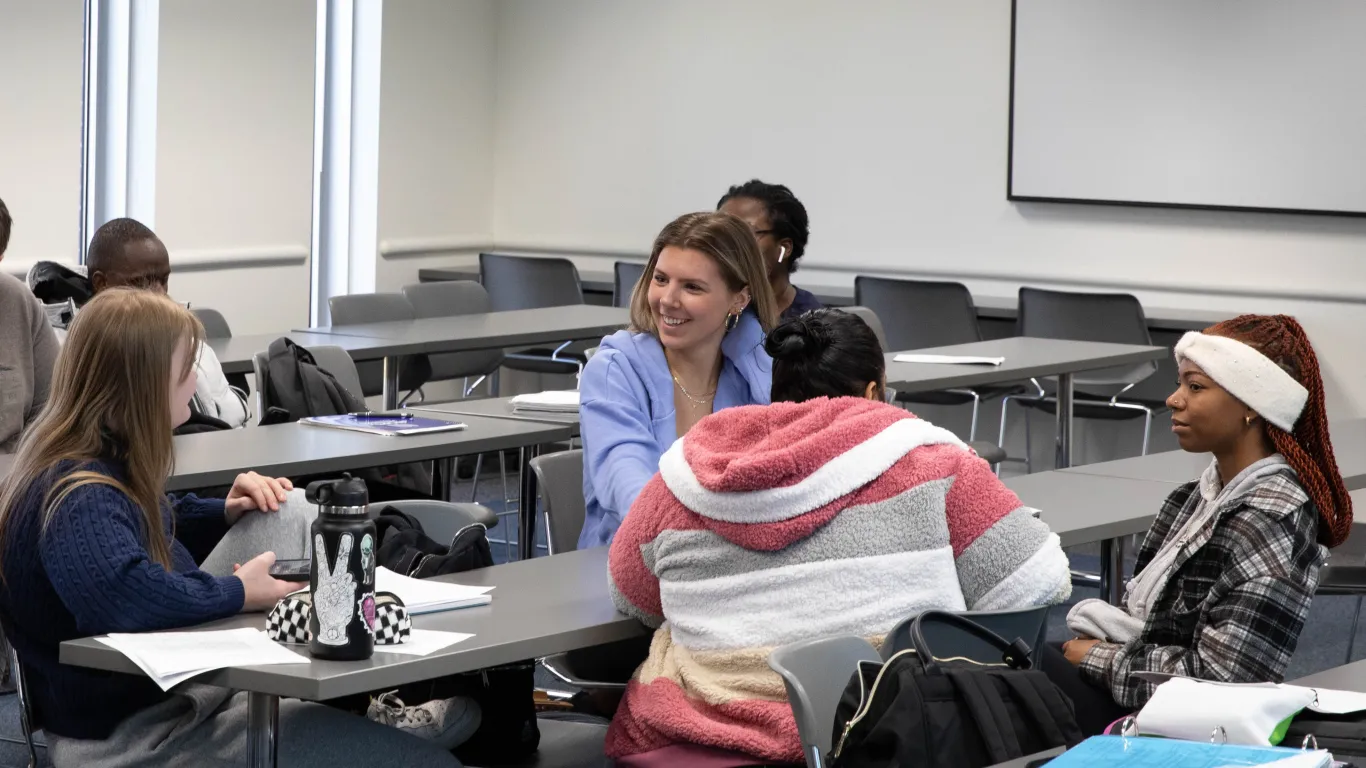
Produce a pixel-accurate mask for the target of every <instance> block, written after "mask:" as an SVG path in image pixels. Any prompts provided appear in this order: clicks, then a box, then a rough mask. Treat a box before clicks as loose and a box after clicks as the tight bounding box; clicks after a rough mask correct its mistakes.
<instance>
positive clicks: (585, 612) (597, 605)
mask: <svg viewBox="0 0 1366 768" xmlns="http://www.w3.org/2000/svg"><path fill="white" fill-rule="evenodd" d="M439 580H442V581H453V582H456V583H459V584H468V585H474V586H494V587H497V589H495V590H494V591H493V602H492V603H490V604H489V605H485V606H478V607H474V608H462V609H459V610H455V611H444V612H441V613H430V614H424V615H421V616H414V617H413V626H414V627H416V628H418V629H437V630H444V631H448V632H472V633H474V637H472V638H470V639H469V640H466V641H464V642H462V643H457V644H456V645H452V646H450V647H448V648H445V649H443V650H440V651H436V652H435V653H432V654H431V655H429V656H400V655H397V654H387V653H383V652H376V653H375V655H374V656H373V657H372V658H370V659H369V660H367V661H350V662H338V661H307V660H306V654H307V651H306V650H305V649H302V648H299V649H298V650H299V651H300V652H301V654H303V656H302V657H301V663H300V664H297V665H295V664H286V665H280V666H265V667H243V668H238V669H227V670H220V671H217V672H210V673H206V674H205V675H203V676H201V677H198V678H195V679H196V680H197V681H199V682H204V683H207V684H209V685H218V686H223V687H228V688H235V689H238V690H247V691H255V692H257V693H269V694H275V695H277V696H291V697H297V698H301V699H310V700H315V701H316V700H319V699H330V698H333V697H336V696H346V695H350V694H354V693H361V692H364V691H373V690H377V689H384V688H392V687H395V686H398V685H402V684H404V683H411V682H415V681H419V680H429V679H432V678H434V677H440V676H442V675H449V674H455V673H458V672H469V671H472V670H476V669H483V668H485V667H490V666H496V665H499V664H510V663H513V662H518V661H523V660H526V659H533V658H537V657H539V656H545V655H548V654H552V653H559V652H561V651H569V650H574V649H577V648H586V647H588V646H593V645H599V644H602V643H609V642H613V641H616V640H623V639H626V638H631V637H638V636H640V635H644V634H647V633H648V632H649V630H648V629H647V628H646V627H645V626H644V625H642V624H641V623H640V622H638V621H636V620H635V619H631V618H628V617H626V616H624V615H622V614H620V613H617V611H616V609H615V608H613V607H612V599H611V597H610V596H609V594H608V591H607V548H606V547H599V548H596V549H587V550H582V551H578V552H566V553H564V554H561V555H555V556H554V557H538V558H535V559H533V560H526V561H519V562H515V563H508V564H506V565H496V566H493V567H492V568H484V569H481V570H477V571H467V572H465V573H458V574H453V575H451V576H443V577H439ZM265 623H266V621H265V615H264V614H260V613H256V614H245V615H240V616H235V617H233V618H230V619H225V620H223V621H219V622H214V623H212V624H206V625H204V626H202V627H197V629H206V630H207V629H235V628H239V627H259V628H264V627H265ZM60 658H61V662H62V663H63V664H74V665H77V666H82V667H94V668H95V669H105V670H111V671H115V672H127V673H129V674H135V675H141V674H142V672H141V670H139V669H138V668H137V667H136V666H134V665H133V663H132V662H130V661H128V659H127V657H125V656H124V655H123V654H121V653H119V652H118V651H115V650H114V649H112V648H110V647H108V646H106V645H104V644H103V643H100V642H98V641H96V640H94V639H91V638H86V639H83V640H73V641H69V642H65V643H62V646H61V656H60Z"/></svg>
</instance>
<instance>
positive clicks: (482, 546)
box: [375, 507, 493, 579]
mask: <svg viewBox="0 0 1366 768" xmlns="http://www.w3.org/2000/svg"><path fill="white" fill-rule="evenodd" d="M375 538H376V539H377V540H378V541H379V550H378V551H377V552H376V553H375V554H376V556H377V559H376V561H375V562H376V563H378V564H379V565H382V566H384V567H385V568H388V569H389V570H391V571H393V572H394V573H401V574H403V575H404V576H411V577H413V578H415V579H427V578H431V577H432V576H444V575H446V574H448V573H460V572H462V571H471V570H474V569H475V568H487V567H488V566H490V565H493V551H492V550H490V549H489V540H488V536H487V535H486V534H485V528H484V526H483V525H481V524H479V523H470V524H469V525H467V526H465V527H464V528H461V529H460V530H459V531H457V532H456V534H455V536H454V538H453V539H452V540H451V542H450V543H449V544H442V543H440V542H438V541H436V540H435V539H433V538H432V537H430V536H428V535H427V534H426V533H424V532H423V530H422V523H420V522H418V520H417V518H415V517H413V516H412V515H409V514H406V513H404V512H400V511H398V510H397V509H394V508H393V507H385V508H384V509H382V510H380V513H379V516H378V517H377V518H375Z"/></svg>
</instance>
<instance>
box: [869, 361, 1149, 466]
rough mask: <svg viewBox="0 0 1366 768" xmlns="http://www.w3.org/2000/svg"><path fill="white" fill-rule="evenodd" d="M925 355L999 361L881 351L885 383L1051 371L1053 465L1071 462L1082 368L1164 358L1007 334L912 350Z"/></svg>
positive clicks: (944, 385) (915, 384) (933, 384)
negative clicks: (916, 359) (920, 359)
mask: <svg viewBox="0 0 1366 768" xmlns="http://www.w3.org/2000/svg"><path fill="white" fill-rule="evenodd" d="M915 352H916V353H917V354H928V355H973V356H982V357H1002V358H1005V362H1004V363H1002V364H1000V365H940V364H929V363H898V362H896V359H895V358H896V355H897V354H898V353H895V352H893V353H890V354H888V355H887V386H889V387H891V388H893V389H895V390H897V391H898V392H929V391H935V390H941V389H950V388H954V387H978V386H984V385H987V384H1004V383H1007V382H1012V381H1021V380H1023V379H1029V378H1035V377H1040V376H1056V377H1057V380H1058V389H1057V393H1056V397H1057V400H1058V403H1057V405H1058V407H1057V409H1056V410H1057V436H1056V441H1057V466H1058V467H1070V466H1072V392H1073V389H1072V380H1073V376H1074V375H1075V374H1078V373H1083V372H1085V371H1094V370H1099V369H1102V368H1114V367H1120V366H1132V365H1138V364H1141V363H1145V362H1148V361H1151V360H1158V359H1160V358H1163V357H1166V356H1167V355H1168V354H1169V353H1168V351H1167V350H1166V349H1165V348H1163V347H1145V346H1140V345H1134V344H1109V343H1105V342H1098V341H1068V340H1064V339H1041V338H1035V337H1032V336H1012V337H1010V338H1005V339H992V340H990V341H977V342H972V343H970V344H954V345H951V346H947V347H933V348H930V349H918V350H915Z"/></svg>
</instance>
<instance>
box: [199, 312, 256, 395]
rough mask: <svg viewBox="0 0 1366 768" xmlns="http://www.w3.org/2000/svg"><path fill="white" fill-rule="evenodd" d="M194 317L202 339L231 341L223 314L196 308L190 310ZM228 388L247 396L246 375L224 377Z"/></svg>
mask: <svg viewBox="0 0 1366 768" xmlns="http://www.w3.org/2000/svg"><path fill="white" fill-rule="evenodd" d="M190 311H191V312H193V313H194V315H195V317H197V318H199V324H200V325H202V326H204V338H206V339H231V338H232V328H230V327H228V319H227V318H226V317H223V313H222V312H219V311H218V310H216V309H207V308H203V307H200V308H196V309H191V310H190ZM226 377H227V380H228V386H230V387H233V388H235V389H238V390H240V391H241V392H242V397H246V396H247V375H246V374H245V373H229V374H227V375H226Z"/></svg>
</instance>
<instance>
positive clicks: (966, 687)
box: [944, 669, 1024, 765]
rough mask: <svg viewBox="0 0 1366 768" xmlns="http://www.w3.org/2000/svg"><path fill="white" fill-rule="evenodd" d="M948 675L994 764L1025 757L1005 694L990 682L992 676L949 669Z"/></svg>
mask: <svg viewBox="0 0 1366 768" xmlns="http://www.w3.org/2000/svg"><path fill="white" fill-rule="evenodd" d="M944 674H945V676H946V677H948V679H949V682H951V683H952V684H953V687H954V688H955V689H957V691H958V694H959V695H960V696H961V697H962V699H963V704H964V705H965V707H966V708H967V713H966V714H968V715H969V716H970V717H971V718H972V722H973V724H974V725H975V726H976V727H977V732H978V734H980V735H981V737H982V745H983V746H985V747H986V749H987V754H989V755H990V756H991V764H992V765H995V764H996V763H1004V762H1006V761H1008V760H1014V759H1015V758H1017V757H1020V756H1022V755H1024V750H1023V749H1022V748H1021V746H1020V740H1019V739H1017V738H1016V737H1015V729H1014V728H1012V727H1010V712H1009V711H1008V710H1007V709H1006V706H1005V704H1003V703H1002V702H1001V694H1000V692H999V691H998V690H997V689H996V686H995V685H992V684H991V683H990V680H991V678H992V675H989V674H983V673H982V672H980V671H977V670H964V669H945V670H944Z"/></svg>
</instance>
